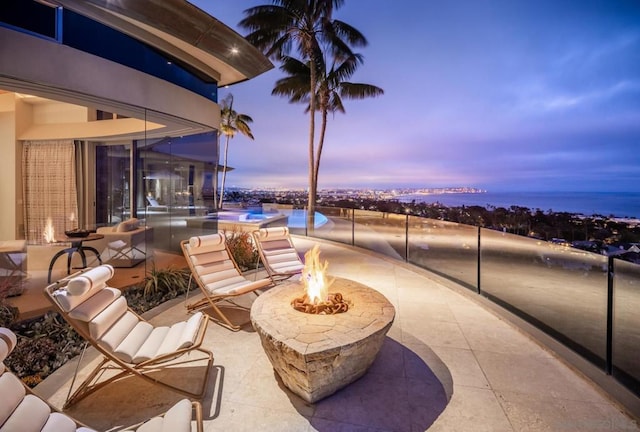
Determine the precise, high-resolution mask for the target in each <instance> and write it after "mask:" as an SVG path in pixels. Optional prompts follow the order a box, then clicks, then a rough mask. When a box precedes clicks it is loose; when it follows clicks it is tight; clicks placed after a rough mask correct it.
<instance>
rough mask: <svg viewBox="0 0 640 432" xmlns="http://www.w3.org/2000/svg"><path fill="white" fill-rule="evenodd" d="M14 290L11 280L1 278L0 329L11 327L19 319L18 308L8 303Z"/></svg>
mask: <svg viewBox="0 0 640 432" xmlns="http://www.w3.org/2000/svg"><path fill="white" fill-rule="evenodd" d="M12 289H13V283H12V281H11V278H0V327H11V325H12V324H13V323H15V322H16V320H17V319H18V313H19V311H18V308H17V307H15V306H12V305H10V304H9V303H8V302H7V296H8V295H9V292H11V290H12Z"/></svg>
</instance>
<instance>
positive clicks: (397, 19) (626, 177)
mask: <svg viewBox="0 0 640 432" xmlns="http://www.w3.org/2000/svg"><path fill="white" fill-rule="evenodd" d="M193 3H194V4H196V5H197V6H198V7H200V8H201V9H203V10H205V11H206V12H208V13H209V14H211V15H213V16H215V17H216V18H218V19H219V20H221V21H223V22H224V23H225V24H227V25H229V26H230V27H231V28H234V29H236V30H237V31H239V33H241V34H244V31H243V30H241V29H239V28H238V27H237V23H238V22H239V21H240V19H241V18H242V17H243V11H244V10H245V9H247V8H249V7H252V6H255V5H260V4H268V3H269V1H268V0H266V1H264V0H263V1H260V0H233V1H230V0H229V1H221V0H215V1H213V0H198V1H193ZM335 18H337V19H341V20H343V21H345V22H347V23H349V24H351V25H353V26H354V27H356V28H357V29H359V30H360V31H361V32H362V33H364V35H365V36H366V37H367V39H368V40H369V46H368V47H366V48H363V49H361V50H359V52H361V53H362V54H363V55H364V58H365V62H364V65H362V66H361V67H360V69H359V70H358V71H357V72H356V74H355V75H354V77H353V78H352V80H351V81H353V82H365V83H369V84H374V85H377V86H379V87H382V88H383V89H384V91H385V94H384V96H381V97H378V98H374V99H367V100H363V101H346V103H345V105H346V111H347V113H346V114H344V115H343V114H337V115H336V116H335V118H332V119H330V123H329V126H328V131H327V138H326V142H325V152H324V154H323V157H322V164H321V167H320V179H319V187H320V188H332V187H375V188H393V187H446V186H471V187H479V188H484V189H488V190H490V191H513V190H516V191H517V190H522V191H540V190H552V191H638V190H639V189H640V188H639V187H638V185H639V184H640V2H639V1H637V0H633V1H618V0H603V1H588V0H586V1H585V0H580V1H577V0H576V1H563V0H538V1H520V0H494V1H483V0H469V1H456V0H441V1H431V0H403V1H393V2H392V1H390V0H367V1H364V0H347V1H346V5H345V6H344V7H342V8H341V9H339V10H338V11H337V12H336V14H335ZM280 76H281V75H280V72H279V71H278V70H277V68H276V69H274V70H272V71H270V72H268V73H266V74H263V75H262V76H260V77H258V78H256V79H254V80H251V81H249V82H246V83H242V84H238V85H235V86H232V87H230V88H228V89H221V90H220V95H221V97H224V95H225V94H227V93H229V92H231V93H233V95H234V97H235V104H234V106H235V108H236V110H237V111H238V112H242V113H245V114H248V115H250V116H251V117H253V119H254V123H253V124H252V131H253V133H254V135H255V137H256V139H255V141H251V140H249V139H247V138H244V137H242V136H238V137H236V138H235V139H233V140H232V142H231V149H230V154H229V164H230V165H232V166H234V167H235V168H236V170H235V171H233V172H231V173H229V175H228V179H227V182H228V183H227V184H229V185H237V186H264V187H289V188H291V187H300V188H303V187H306V185H307V136H308V117H307V116H306V115H305V114H304V113H303V107H302V106H300V105H291V104H289V103H288V101H287V100H286V99H284V98H279V97H274V96H271V90H272V88H273V85H274V83H275V81H276V80H277V79H278V78H279V77H280Z"/></svg>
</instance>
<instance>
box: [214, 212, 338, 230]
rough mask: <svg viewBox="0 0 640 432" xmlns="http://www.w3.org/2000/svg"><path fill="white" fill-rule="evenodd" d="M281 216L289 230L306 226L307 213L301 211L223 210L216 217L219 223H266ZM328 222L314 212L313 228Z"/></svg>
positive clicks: (323, 216) (320, 214)
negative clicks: (284, 217)
mask: <svg viewBox="0 0 640 432" xmlns="http://www.w3.org/2000/svg"><path fill="white" fill-rule="evenodd" d="M281 215H286V216H287V217H288V221H287V226H288V227H289V228H301V229H303V228H304V227H305V226H306V224H307V211H306V210H303V209H293V210H292V209H278V212H277V213H275V212H273V213H272V212H268V213H262V212H261V211H260V210H231V211H229V210H225V211H221V212H219V213H218V214H217V215H216V219H218V220H219V221H233V222H240V223H242V222H246V223H255V222H258V221H268V220H269V219H274V218H278V217H280V216H281ZM328 221H329V219H327V217H326V216H325V215H323V214H322V213H318V212H316V218H315V226H316V228H318V227H321V226H322V225H324V224H326V223H327V222H328Z"/></svg>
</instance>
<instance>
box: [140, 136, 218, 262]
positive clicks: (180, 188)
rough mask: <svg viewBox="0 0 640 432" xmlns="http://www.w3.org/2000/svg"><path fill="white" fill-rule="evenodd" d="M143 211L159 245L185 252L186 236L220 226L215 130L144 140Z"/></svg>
mask: <svg viewBox="0 0 640 432" xmlns="http://www.w3.org/2000/svg"><path fill="white" fill-rule="evenodd" d="M138 152H139V158H140V166H141V169H142V186H141V188H140V192H141V193H140V194H139V196H138V198H139V199H138V203H141V202H142V206H139V207H138V212H139V214H140V215H142V214H143V213H144V217H145V219H146V221H147V224H148V225H149V226H152V227H153V228H154V231H155V247H156V248H158V249H161V250H166V251H173V252H180V241H182V240H185V239H188V238H189V237H191V236H193V235H202V234H207V233H213V232H217V229H218V224H217V217H216V214H215V210H216V205H215V197H216V193H215V192H216V187H217V181H216V166H217V159H218V152H217V137H216V134H215V132H206V133H200V134H194V135H189V136H181V137H164V138H157V139H147V140H145V141H144V142H139V143H138Z"/></svg>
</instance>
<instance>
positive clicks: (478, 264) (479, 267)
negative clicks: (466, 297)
mask: <svg viewBox="0 0 640 432" xmlns="http://www.w3.org/2000/svg"><path fill="white" fill-rule="evenodd" d="M481 229H482V228H480V227H478V263H477V266H478V267H477V269H478V275H477V278H478V281H477V282H476V292H477V293H478V294H480V292H481V289H480V269H481V263H482V260H481V259H480V253H481V249H480V246H481V245H480V232H481Z"/></svg>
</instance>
